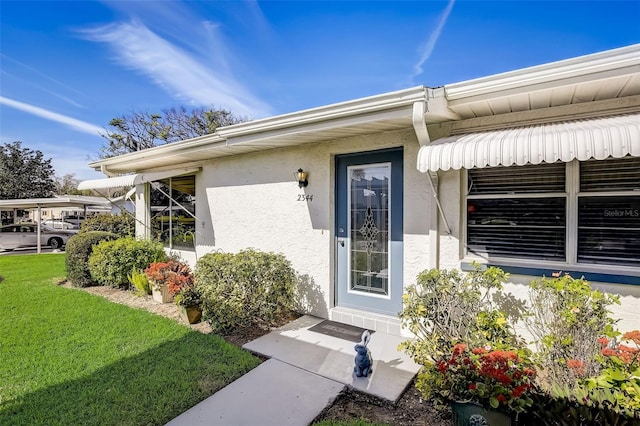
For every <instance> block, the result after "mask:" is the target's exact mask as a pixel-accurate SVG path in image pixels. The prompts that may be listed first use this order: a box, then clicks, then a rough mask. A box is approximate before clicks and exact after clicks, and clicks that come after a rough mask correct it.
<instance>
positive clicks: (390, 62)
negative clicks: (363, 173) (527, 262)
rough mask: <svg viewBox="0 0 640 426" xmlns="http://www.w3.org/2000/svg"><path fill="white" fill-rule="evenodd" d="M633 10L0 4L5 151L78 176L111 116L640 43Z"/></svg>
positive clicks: (267, 110) (406, 81)
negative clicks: (36, 157) (11, 146)
mask: <svg viewBox="0 0 640 426" xmlns="http://www.w3.org/2000/svg"><path fill="white" fill-rule="evenodd" d="M639 20H640V1H619V2H617V1H603V2H600V1H570V2H560V1H548V2H545V1H528V2H524V1H522V2H521V1H496V2H486V1H460V0H458V1H397V2H384V1H377V2H368V1H357V2H329V1H322V2H308V1H265V2H254V1H247V2H242V1H207V2H196V1H186V2H180V1H103V2H92V1H69V2H61V1H42V2H35V1H6V0H1V1H0V79H1V80H0V142H1V143H7V142H13V141H15V140H20V141H22V142H23V146H25V147H28V148H31V149H39V150H41V151H42V152H43V153H44V154H45V156H46V157H50V158H53V165H54V168H55V170H56V174H57V175H59V176H62V175H63V174H66V173H75V174H76V177H78V178H79V179H87V178H96V177H100V175H99V174H97V173H95V172H93V171H92V170H91V169H89V168H88V167H87V163H88V161H89V160H90V159H95V158H97V156H98V153H99V147H100V146H101V145H102V142H103V139H102V138H101V137H100V136H99V135H98V132H99V131H103V130H104V127H105V126H106V125H107V123H108V122H109V120H110V119H111V118H114V117H116V116H120V115H122V114H127V113H130V112H131V111H133V110H136V111H149V112H159V111H161V110H162V109H166V108H171V107H174V106H180V105H184V106H186V107H192V106H214V107H218V108H226V109H229V110H230V111H232V112H234V113H236V114H238V115H243V116H247V117H252V118H263V117H268V116H272V115H277V114H284V113H287V112H292V111H297V110H301V109H307V108H313V107H317V106H322V105H327V104H332V103H336V102H341V101H345V100H349V99H355V98H360V97H365V96H371V95H375V94H380V93H384V92H389V91H394V90H399V89H404V88H408V87H412V86H416V85H425V86H430V87H435V86H441V85H444V84H448V83H455V82H458V81H464V80H468V79H472V78H476V77H483V76H487V75H492V74H496V73H500V72H505V71H510V70H514V69H519V68H523V67H527V66H533V65H538V64H543V63H547V62H552V61H557V60H562V59H567V58H571V57H574V56H580V55H585V54H590V53H594V52H598V51H603V50H608V49H613V48H617V47H622V46H627V45H631V44H635V43H639V42H640V25H638V22H639Z"/></svg>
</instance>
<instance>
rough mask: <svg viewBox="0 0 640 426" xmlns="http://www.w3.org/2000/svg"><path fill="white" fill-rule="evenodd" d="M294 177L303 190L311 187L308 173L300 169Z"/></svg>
mask: <svg viewBox="0 0 640 426" xmlns="http://www.w3.org/2000/svg"><path fill="white" fill-rule="evenodd" d="M293 176H294V177H295V178H296V180H297V181H298V187H300V188H303V187H305V186H307V185H309V182H308V181H307V172H305V171H304V170H302V169H298V171H297V172H295V173H294V174H293Z"/></svg>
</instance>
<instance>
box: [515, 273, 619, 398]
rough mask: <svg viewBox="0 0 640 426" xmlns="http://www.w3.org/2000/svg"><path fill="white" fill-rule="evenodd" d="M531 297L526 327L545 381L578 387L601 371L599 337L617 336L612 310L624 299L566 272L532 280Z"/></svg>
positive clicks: (544, 385)
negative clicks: (529, 313) (611, 307)
mask: <svg viewBox="0 0 640 426" xmlns="http://www.w3.org/2000/svg"><path fill="white" fill-rule="evenodd" d="M529 299H530V304H531V307H530V312H531V315H529V316H528V317H527V318H526V325H527V329H528V330H529V332H530V333H531V335H532V336H533V338H534V341H533V343H534V344H535V346H536V353H537V355H538V357H539V362H540V366H541V368H542V370H543V371H544V374H542V375H541V378H544V380H543V381H542V382H541V385H542V386H543V387H544V388H546V389H549V388H550V387H552V386H554V385H559V386H561V387H565V386H569V387H573V386H575V385H576V384H577V383H578V379H580V378H581V377H584V376H595V375H598V374H599V371H600V370H601V366H600V363H599V361H598V357H599V355H600V350H601V348H600V344H599V343H598V339H599V338H600V337H602V336H614V335H615V334H616V332H615V330H614V325H615V321H614V320H613V319H612V318H611V317H610V316H609V313H610V312H609V310H608V308H609V306H610V305H611V304H613V303H618V298H617V297H615V296H612V295H609V294H605V293H602V292H600V291H598V290H593V289H591V287H590V286H589V283H588V282H587V281H586V280H583V279H573V278H571V277H570V276H569V275H565V276H562V277H553V278H543V279H542V280H540V281H533V282H531V285H530V290H529ZM572 366H573V367H572ZM576 366H579V367H580V368H576Z"/></svg>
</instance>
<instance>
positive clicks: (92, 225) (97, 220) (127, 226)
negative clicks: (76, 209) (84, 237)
mask: <svg viewBox="0 0 640 426" xmlns="http://www.w3.org/2000/svg"><path fill="white" fill-rule="evenodd" d="M89 231H106V232H111V233H114V234H117V235H118V236H120V237H133V236H135V232H136V223H135V219H134V218H133V216H131V215H130V214H127V213H120V214H119V215H110V214H99V215H96V216H93V217H90V218H87V219H85V220H84V221H83V222H82V225H81V226H80V233H83V232H89Z"/></svg>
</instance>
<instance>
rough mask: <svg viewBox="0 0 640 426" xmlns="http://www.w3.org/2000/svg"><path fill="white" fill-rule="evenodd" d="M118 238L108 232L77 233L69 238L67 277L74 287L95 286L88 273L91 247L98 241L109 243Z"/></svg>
mask: <svg viewBox="0 0 640 426" xmlns="http://www.w3.org/2000/svg"><path fill="white" fill-rule="evenodd" d="M116 238H118V236H117V235H115V234H112V233H110V232H102V231H90V232H84V233H79V234H77V235H74V236H73V237H71V238H69V241H67V247H66V252H67V256H66V259H65V260H66V263H67V277H68V278H69V281H71V284H72V285H73V286H75V287H88V286H90V285H95V283H94V282H93V280H92V279H91V273H90V272H89V257H90V256H91V253H92V252H93V246H94V245H96V244H98V243H99V242H100V241H105V240H108V241H111V240H115V239H116Z"/></svg>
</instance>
